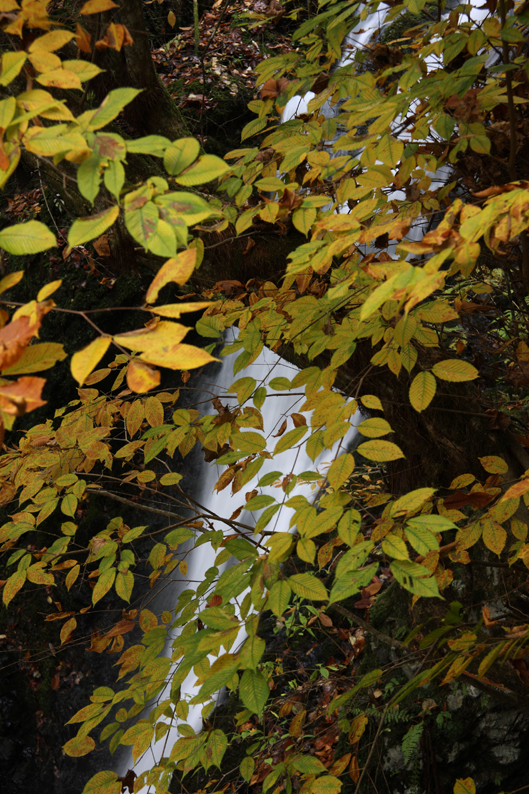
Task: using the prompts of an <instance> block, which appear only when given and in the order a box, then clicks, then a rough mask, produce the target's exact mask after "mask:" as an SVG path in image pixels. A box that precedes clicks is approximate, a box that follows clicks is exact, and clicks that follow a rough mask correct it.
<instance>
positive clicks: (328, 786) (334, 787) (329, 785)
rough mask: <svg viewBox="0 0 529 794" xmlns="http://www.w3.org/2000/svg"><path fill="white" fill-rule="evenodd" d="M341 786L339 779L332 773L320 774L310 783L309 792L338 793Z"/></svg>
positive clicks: (319, 793)
mask: <svg viewBox="0 0 529 794" xmlns="http://www.w3.org/2000/svg"><path fill="white" fill-rule="evenodd" d="M341 788H342V782H341V780H338V778H337V777H334V775H322V776H321V777H319V778H317V779H316V780H315V781H314V783H312V785H311V787H310V789H309V792H310V794H338V792H339V791H340V789H341Z"/></svg>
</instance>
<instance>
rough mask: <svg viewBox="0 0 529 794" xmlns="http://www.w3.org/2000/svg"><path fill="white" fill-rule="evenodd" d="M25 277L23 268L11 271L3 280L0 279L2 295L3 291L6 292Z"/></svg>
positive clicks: (0, 292)
mask: <svg viewBox="0 0 529 794" xmlns="http://www.w3.org/2000/svg"><path fill="white" fill-rule="evenodd" d="M23 277H24V271H23V270H17V271H16V272H15V273H9V275H7V276H4V278H3V279H2V281H0V295H1V294H2V292H5V291H6V290H8V289H11V287H14V286H15V285H16V284H18V282H19V281H21V280H22V278H23Z"/></svg>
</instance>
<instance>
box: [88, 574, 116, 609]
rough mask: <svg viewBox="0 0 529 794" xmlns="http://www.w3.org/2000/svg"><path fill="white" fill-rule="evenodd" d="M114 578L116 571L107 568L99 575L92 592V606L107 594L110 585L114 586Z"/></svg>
mask: <svg viewBox="0 0 529 794" xmlns="http://www.w3.org/2000/svg"><path fill="white" fill-rule="evenodd" d="M115 578H116V569H115V568H109V569H108V570H106V571H104V572H103V573H102V574H100V575H99V577H98V579H97V582H96V586H95V587H94V589H93V591H92V604H97V602H98V601H100V600H101V599H102V598H103V596H104V595H105V594H106V593H108V591H109V590H110V588H111V587H112V585H113V584H114V579H115Z"/></svg>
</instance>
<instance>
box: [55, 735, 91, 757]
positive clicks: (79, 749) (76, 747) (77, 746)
mask: <svg viewBox="0 0 529 794" xmlns="http://www.w3.org/2000/svg"><path fill="white" fill-rule="evenodd" d="M95 746H96V743H95V742H94V740H93V739H92V737H91V736H74V738H73V739H70V741H69V742H66V744H64V745H63V748H62V749H63V750H64V752H65V753H66V755H69V756H71V758H80V757H81V756H82V755H88V753H91V752H92V750H93V749H94V747H95Z"/></svg>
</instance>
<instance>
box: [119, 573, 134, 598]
mask: <svg viewBox="0 0 529 794" xmlns="http://www.w3.org/2000/svg"><path fill="white" fill-rule="evenodd" d="M133 589H134V576H133V574H132V573H131V572H130V571H125V572H124V573H123V572H121V571H118V573H117V575H116V593H117V594H118V596H119V597H120V598H122V599H123V601H126V602H127V604H128V603H130V597H131V595H132V591H133Z"/></svg>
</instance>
